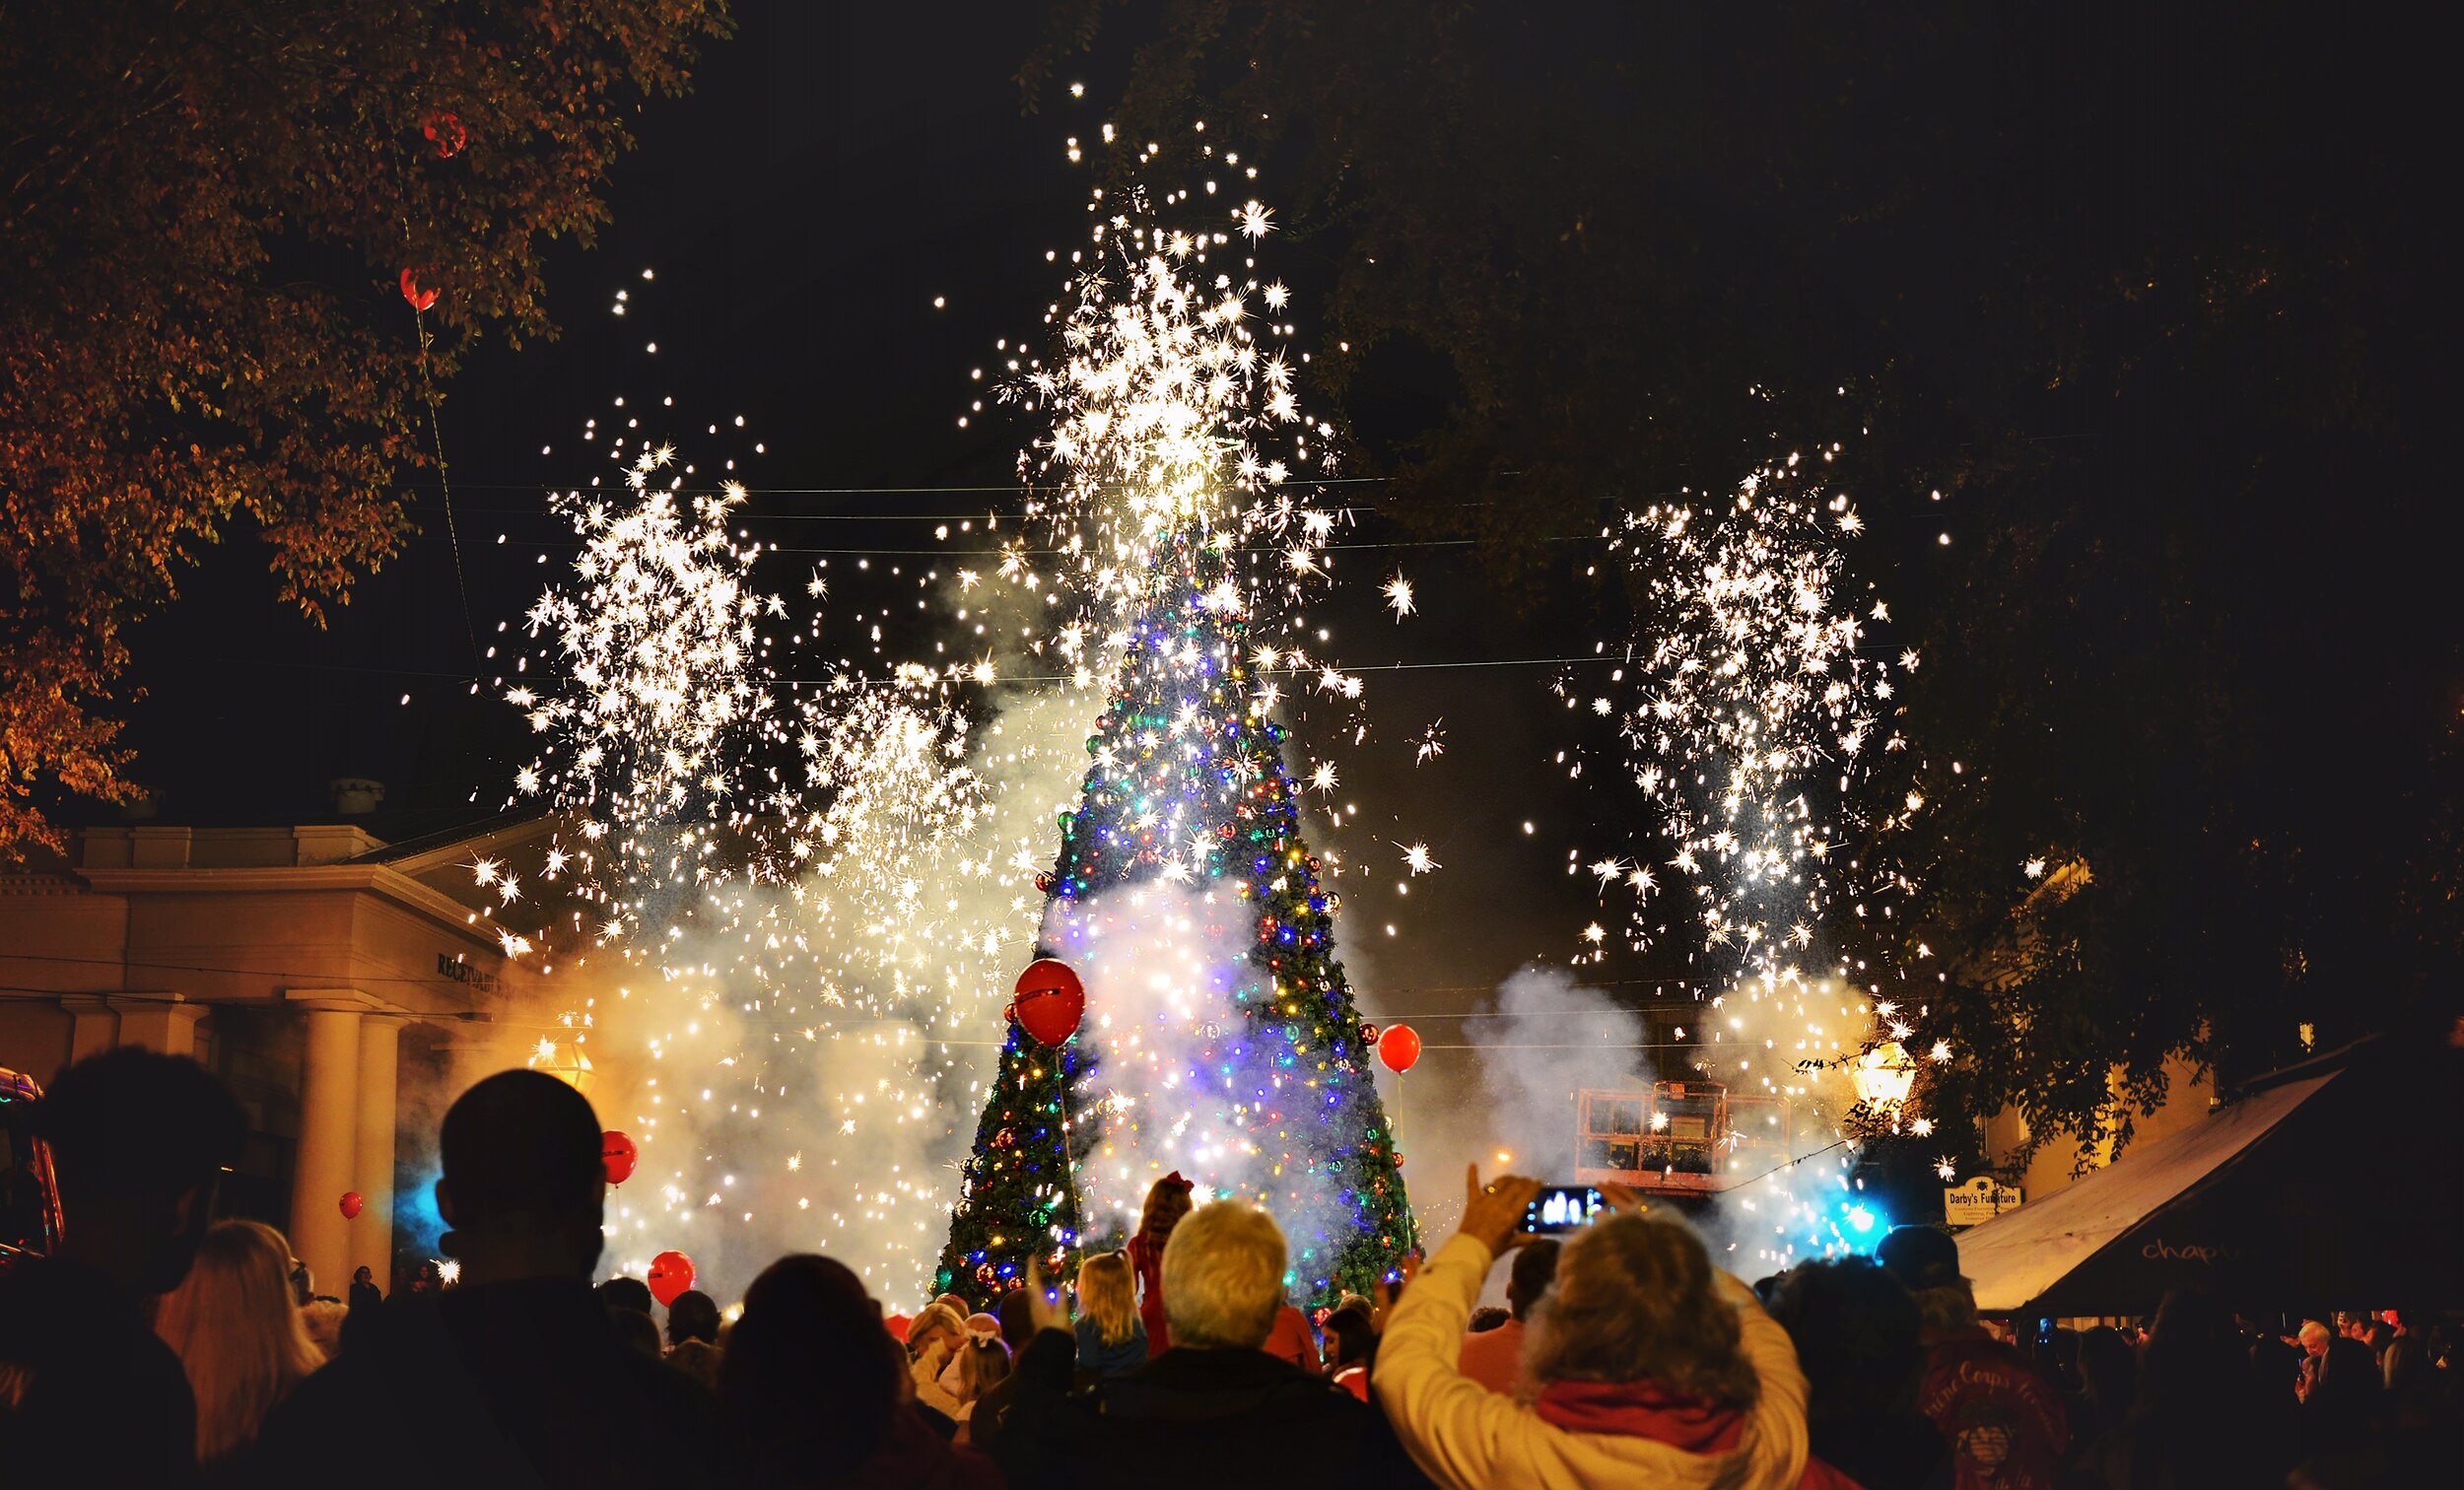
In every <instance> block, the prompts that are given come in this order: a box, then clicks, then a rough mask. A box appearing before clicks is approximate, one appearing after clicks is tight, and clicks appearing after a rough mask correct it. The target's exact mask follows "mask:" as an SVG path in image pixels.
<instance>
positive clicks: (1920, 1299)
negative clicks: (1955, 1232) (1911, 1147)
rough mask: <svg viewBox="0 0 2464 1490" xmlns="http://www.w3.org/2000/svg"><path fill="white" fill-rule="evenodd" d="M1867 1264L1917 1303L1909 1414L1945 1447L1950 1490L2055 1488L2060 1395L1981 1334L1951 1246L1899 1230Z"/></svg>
mask: <svg viewBox="0 0 2464 1490" xmlns="http://www.w3.org/2000/svg"><path fill="white" fill-rule="evenodd" d="M1874 1260H1876V1261H1877V1262H1880V1263H1882V1266H1883V1268H1884V1269H1886V1270H1887V1271H1888V1272H1889V1273H1890V1274H1891V1276H1893V1277H1895V1278H1897V1279H1898V1280H1899V1281H1900V1282H1902V1283H1904V1284H1906V1285H1907V1287H1908V1291H1909V1292H1910V1293H1911V1294H1914V1295H1915V1296H1916V1307H1917V1314H1918V1317H1919V1318H1920V1319H1921V1320H1922V1321H1924V1326H1925V1328H1924V1336H1923V1338H1924V1341H1925V1382H1924V1385H1923V1386H1922V1387H1921V1388H1918V1392H1917V1407H1918V1410H1920V1411H1922V1412H1923V1413H1924V1414H1925V1415H1926V1416H1927V1417H1929V1418H1932V1419H1933V1420H1934V1427H1935V1428H1936V1429H1938V1430H1939V1431H1940V1432H1941V1434H1942V1436H1943V1439H1944V1441H1945V1442H1947V1443H1949V1444H1950V1445H1951V1462H1952V1463H1953V1464H1954V1465H1955V1466H1956V1468H1957V1471H1958V1479H1957V1485H1958V1490H2055V1487H2056V1486H2057V1485H2058V1484H2059V1483H2060V1482H2061V1478H2062V1461H2063V1455H2064V1453H2065V1452H2066V1451H2067V1450H2068V1449H2069V1448H2070V1443H2071V1427H2070V1422H2069V1419H2068V1417H2067V1416H2066V1415H2065V1414H2064V1412H2063V1410H2062V1393H2061V1390H2060V1389H2059V1388H2056V1387H2055V1386H2054V1385H2053V1384H2052V1383H2051V1382H2048V1381H2046V1380H2045V1379H2044V1378H2043V1377H2041V1376H2039V1375H2037V1373H2036V1370H2035V1368H2034V1367H2032V1366H2030V1365H2028V1364H2027V1360H2026V1358H2025V1357H2023V1356H2021V1355H2020V1354H2019V1352H2018V1351H2016V1350H2013V1349H2012V1348H2011V1347H2010V1346H2008V1345H2005V1344H2003V1343H2002V1342H2001V1341H2000V1340H1997V1339H1995V1338H1994V1337H1993V1336H1992V1335H1990V1334H1988V1333H1986V1331H1985V1325H1984V1323H1983V1321H1980V1320H1978V1319H1977V1317H1976V1296H1975V1295H1974V1294H1973V1293H1971V1292H1970V1291H1969V1289H1968V1280H1967V1279H1965V1278H1963V1277H1961V1276H1960V1275H1959V1244H1958V1243H1956V1242H1954V1241H1952V1240H1951V1236H1950V1234H1949V1233H1947V1232H1942V1231H1937V1230H1936V1229H1934V1228H1933V1227H1930V1226H1902V1227H1899V1228H1897V1229H1895V1230H1894V1231H1892V1232H1891V1234H1890V1235H1889V1236H1887V1237H1884V1238H1883V1239H1882V1246H1880V1247H1878V1248H1876V1249H1875V1250H1874Z"/></svg>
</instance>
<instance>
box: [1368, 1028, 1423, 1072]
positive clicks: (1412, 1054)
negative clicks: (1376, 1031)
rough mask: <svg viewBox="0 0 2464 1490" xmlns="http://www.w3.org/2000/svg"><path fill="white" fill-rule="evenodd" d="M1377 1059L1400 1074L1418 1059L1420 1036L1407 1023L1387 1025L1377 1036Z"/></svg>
mask: <svg viewBox="0 0 2464 1490" xmlns="http://www.w3.org/2000/svg"><path fill="white" fill-rule="evenodd" d="M1378 1059H1380V1060H1383V1061H1385V1062H1386V1068H1387V1069H1388V1070H1390V1071H1393V1072H1394V1073H1395V1074H1396V1075H1398V1076H1401V1075H1402V1074H1403V1072H1405V1071H1408V1070H1410V1069H1411V1068H1412V1066H1413V1065H1414V1064H1415V1063H1417V1062H1418V1061H1419V1059H1420V1037H1419V1036H1418V1035H1417V1034H1415V1033H1414V1032H1413V1031H1412V1028H1411V1026H1409V1025H1388V1026H1387V1027H1386V1033H1385V1034H1383V1035H1381V1036H1379V1037H1378Z"/></svg>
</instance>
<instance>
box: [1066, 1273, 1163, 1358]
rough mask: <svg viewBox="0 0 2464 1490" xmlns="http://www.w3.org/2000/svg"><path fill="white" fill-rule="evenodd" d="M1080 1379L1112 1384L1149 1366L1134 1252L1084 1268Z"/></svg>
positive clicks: (1079, 1326) (1081, 1276) (1081, 1275)
mask: <svg viewBox="0 0 2464 1490" xmlns="http://www.w3.org/2000/svg"><path fill="white" fill-rule="evenodd" d="M1077 1335H1078V1371H1077V1374H1078V1380H1079V1382H1080V1383H1081V1385H1084V1384H1087V1383H1091V1382H1104V1381H1110V1380H1111V1379H1112V1378H1114V1377H1117V1376H1120V1375H1121V1374H1122V1373H1124V1372H1129V1371H1135V1370H1136V1369H1137V1368H1139V1367H1140V1366H1143V1365H1145V1364H1146V1325H1145V1322H1144V1321H1141V1320H1140V1319H1139V1318H1138V1302H1137V1280H1136V1277H1135V1275H1134V1274H1132V1273H1131V1272H1130V1270H1129V1253H1117V1252H1113V1253H1103V1254H1101V1255H1100V1256H1093V1257H1089V1258H1087V1259H1086V1262H1085V1265H1083V1266H1081V1267H1080V1268H1079V1269H1078V1321H1077Z"/></svg>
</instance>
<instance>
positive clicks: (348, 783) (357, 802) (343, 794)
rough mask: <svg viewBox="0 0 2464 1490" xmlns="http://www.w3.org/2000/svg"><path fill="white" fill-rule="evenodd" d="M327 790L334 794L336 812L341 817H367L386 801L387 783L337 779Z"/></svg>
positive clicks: (328, 782)
mask: <svg viewBox="0 0 2464 1490" xmlns="http://www.w3.org/2000/svg"><path fill="white" fill-rule="evenodd" d="M325 789H326V790H328V791H331V792H332V793H333V794H334V812H335V813H336V815H338V816H341V817H366V816H368V815H369V814H370V813H372V812H375V811H376V804H377V803H379V802H382V801H383V800H384V799H385V783H384V782H382V781H376V780H371V779H368V778H367V777H335V778H334V779H332V780H330V781H327V782H326V783H325Z"/></svg>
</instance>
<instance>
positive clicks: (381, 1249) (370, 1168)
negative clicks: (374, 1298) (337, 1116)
mask: <svg viewBox="0 0 2464 1490" xmlns="http://www.w3.org/2000/svg"><path fill="white" fill-rule="evenodd" d="M406 1023H408V1021H407V1020H405V1019H403V1018H402V1016H400V1015H398V1014H363V1015H361V1016H360V1112H359V1136H358V1142H357V1145H356V1147H355V1148H354V1150H353V1159H352V1166H351V1173H352V1177H353V1178H352V1183H351V1184H350V1185H347V1186H345V1187H346V1188H349V1189H355V1190H358V1191H359V1192H360V1197H361V1198H362V1199H363V1200H364V1201H366V1202H367V1203H366V1204H365V1205H364V1206H363V1207H362V1208H361V1210H360V1216H359V1219H358V1220H356V1221H353V1222H351V1223H350V1233H351V1271H350V1272H348V1273H345V1274H344V1275H343V1276H341V1277H340V1278H337V1279H336V1280H335V1281H334V1283H333V1284H332V1285H331V1286H328V1285H326V1284H325V1283H324V1282H323V1281H322V1280H321V1279H320V1280H319V1281H318V1283H317V1287H318V1288H319V1289H320V1290H322V1291H323V1292H325V1293H329V1294H333V1295H335V1296H337V1297H345V1298H347V1297H348V1296H349V1294H348V1290H347V1289H346V1288H345V1286H344V1285H346V1284H348V1283H349V1282H350V1281H351V1279H352V1277H354V1276H356V1275H357V1273H358V1270H359V1269H360V1268H363V1267H365V1268H368V1269H370V1270H371V1272H372V1275H373V1276H374V1277H375V1278H376V1286H377V1287H378V1288H381V1289H383V1290H384V1291H385V1292H386V1293H391V1292H393V1126H394V1112H395V1109H394V1060H395V1056H396V1053H397V1051H398V1050H399V1048H400V1045H401V1031H402V1026H403V1025H404V1024H406Z"/></svg>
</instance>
